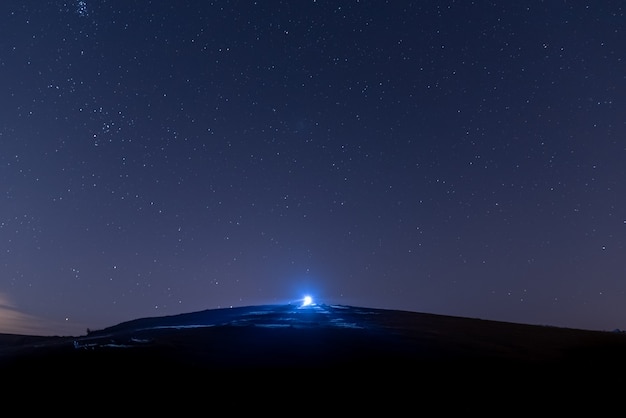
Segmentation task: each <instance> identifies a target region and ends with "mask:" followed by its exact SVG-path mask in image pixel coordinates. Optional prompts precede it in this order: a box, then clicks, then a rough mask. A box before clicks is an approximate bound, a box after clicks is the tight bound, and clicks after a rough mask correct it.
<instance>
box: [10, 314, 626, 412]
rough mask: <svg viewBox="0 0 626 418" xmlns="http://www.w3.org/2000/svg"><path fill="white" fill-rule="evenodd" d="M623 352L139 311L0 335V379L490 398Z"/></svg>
mask: <svg viewBox="0 0 626 418" xmlns="http://www.w3.org/2000/svg"><path fill="white" fill-rule="evenodd" d="M624 353H626V335H624V334H623V333H619V332H601V331H588V330H578V329H567V328H556V327H548V326H536V325H524V324H514V323H506V322H497V321H487V320H479V319H471V318H461V317H451V316H442V315H434V314H427V313H417V312H406V311H395V310H384V309H372V308H364V307H353V306H339V305H312V306H307V307H301V306H297V305H267V306H250V307H241V308H230V309H215V310H206V311H200V312H193V313H187V314H181V315H173V316H165V317H154V318H142V319H137V320H133V321H129V322H124V323H121V324H118V325H115V326H112V327H109V328H106V329H102V330H98V331H94V332H90V333H89V334H88V335H83V336H78V337H43V336H42V337H31V336H19V335H6V334H5V335H0V373H1V375H2V377H3V379H4V381H7V380H10V379H12V380H11V381H14V382H20V381H21V382H24V381H28V382H29V384H30V385H32V382H39V383H40V384H42V385H43V384H44V383H42V382H47V380H46V379H49V378H50V377H51V376H55V382H56V383H59V382H61V381H64V380H63V379H65V381H64V384H68V383H67V381H71V382H82V381H90V382H92V383H91V384H93V382H94V381H98V382H104V381H109V380H110V379H114V380H115V381H116V382H117V383H116V385H117V386H116V387H120V386H119V385H125V386H123V387H126V388H128V387H129V386H132V387H135V386H138V387H144V388H146V387H152V388H154V387H161V388H162V387H163V386H164V385H167V384H172V383H173V382H190V381H196V380H197V379H200V380H202V381H205V380H206V379H219V378H223V377H224V376H233V373H235V374H237V375H240V376H246V375H247V376H256V378H257V379H259V377H260V376H263V378H261V380H260V381H259V380H256V381H255V382H256V383H255V384H258V385H263V381H264V379H267V376H274V378H276V379H278V378H279V377H281V378H286V379H287V380H286V381H285V380H281V382H282V384H283V385H285V384H286V385H287V386H289V385H291V384H292V382H294V380H293V379H297V376H303V374H302V373H294V371H300V372H304V371H309V372H313V371H315V372H316V373H314V375H315V374H317V375H319V373H322V375H323V376H324V378H323V379H325V380H326V381H329V382H334V384H335V385H337V384H338V382H342V385H343V384H345V385H349V386H350V387H352V388H354V387H355V386H354V385H361V386H360V387H363V386H370V385H382V387H383V388H387V389H390V388H391V387H395V388H396V389H394V390H400V391H401V392H402V391H406V390H408V389H409V388H412V390H414V391H418V392H419V393H422V394H424V393H431V392H433V391H435V390H436V388H445V392H446V393H448V394H449V393H453V392H454V391H455V390H456V392H457V393H458V392H463V393H464V394H466V395H467V394H469V393H472V394H474V395H476V393H478V392H480V393H484V391H487V392H488V393H496V391H497V392H499V393H500V394H501V396H502V395H503V394H505V393H508V394H509V396H511V394H512V393H517V394H519V393H520V392H519V390H520V387H521V388H524V387H526V389H527V390H530V389H529V388H532V390H533V391H538V392H539V393H544V394H545V393H550V394H553V391H554V390H555V388H558V389H559V390H565V389H566V388H567V389H569V390H570V392H569V394H570V395H571V394H572V393H577V392H578V391H580V390H582V388H588V389H589V390H591V389H594V390H597V389H599V388H601V387H604V385H607V384H608V382H614V381H615V379H616V378H617V379H622V378H623V376H626V374H624V372H625V371H626V356H624ZM121 377H124V379H121ZM59 379H60V380H59ZM168 382H169V383H168ZM287 382H290V383H287ZM348 382H351V383H348ZM407 382H408V383H407ZM524 382H531V383H524ZM56 383H55V384H56ZM272 384H273V385H276V383H272ZM300 384H302V383H300ZM407 384H408V385H412V386H406V385H407ZM324 385H329V387H332V385H333V383H328V382H327V383H324ZM525 385H530V386H528V387H527V386H525ZM611 385H613V383H611ZM425 387H427V389H426V391H425ZM513 388H515V390H513ZM196 389H197V388H196ZM286 389H288V388H286ZM442 390H443V389H442ZM572 390H574V391H576V392H572ZM509 391H511V392H509ZM405 401H406V400H405Z"/></svg>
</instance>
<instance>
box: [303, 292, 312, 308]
mask: <svg viewBox="0 0 626 418" xmlns="http://www.w3.org/2000/svg"><path fill="white" fill-rule="evenodd" d="M311 304H313V298H312V297H311V296H309V295H307V296H305V297H304V299H302V306H309V305H311Z"/></svg>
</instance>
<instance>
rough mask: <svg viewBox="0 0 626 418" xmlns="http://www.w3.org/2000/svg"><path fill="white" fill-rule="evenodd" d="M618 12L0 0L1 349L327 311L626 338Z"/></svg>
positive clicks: (559, 7) (624, 84)
mask: <svg viewBox="0 0 626 418" xmlns="http://www.w3.org/2000/svg"><path fill="white" fill-rule="evenodd" d="M625 8H626V7H625V6H624V2H622V1H563V0H561V1H557V0H555V1H520V2H513V1H469V0H468V1H453V0H449V1H430V0H423V1H415V2H409V1H389V2H385V1H355V0H352V1H324V0H318V1H313V0H297V1H292V0H289V1H258V2H252V1H213V2H211V1H204V0H203V1H200V0H196V1H191V0H190V1H165V0H157V1H139V0H135V1H132V0H131V1H129V0H100V1H96V0H85V1H39V0H32V1H21V0H20V1H18V0H9V1H2V3H1V5H0V12H1V14H0V16H1V18H2V24H1V25H0V86H1V87H0V94H1V96H0V191H1V194H0V332H18V333H27V334H44V335H52V334H66V335H67V334H71V335H82V334H84V333H85V331H86V329H87V328H90V329H92V330H93V329H100V328H104V327H107V326H111V325H115V324H117V323H119V322H123V321H127V320H131V319H136V318H141V317H148V316H164V315H173V314H178V313H185V312H193V311H198V310H204V309H214V308H224V307H230V306H248V305H260V304H275V303H289V302H292V301H297V300H298V299H301V298H302V297H303V296H304V295H305V294H311V295H313V297H314V298H315V299H316V301H317V302H318V303H329V304H330V303H338V304H345V305H354V306H365V307H375V308H388V309H402V310H409V311H416V312H427V313H436V314H444V315H454V316H463V317H471V318H482V319H494V320H501V321H509V322H520V323H528V324H539V325H551V326H563V327H572V328H584V329H600V330H614V329H616V328H620V329H621V328H626V103H625V98H626V16H625V15H624V11H625Z"/></svg>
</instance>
